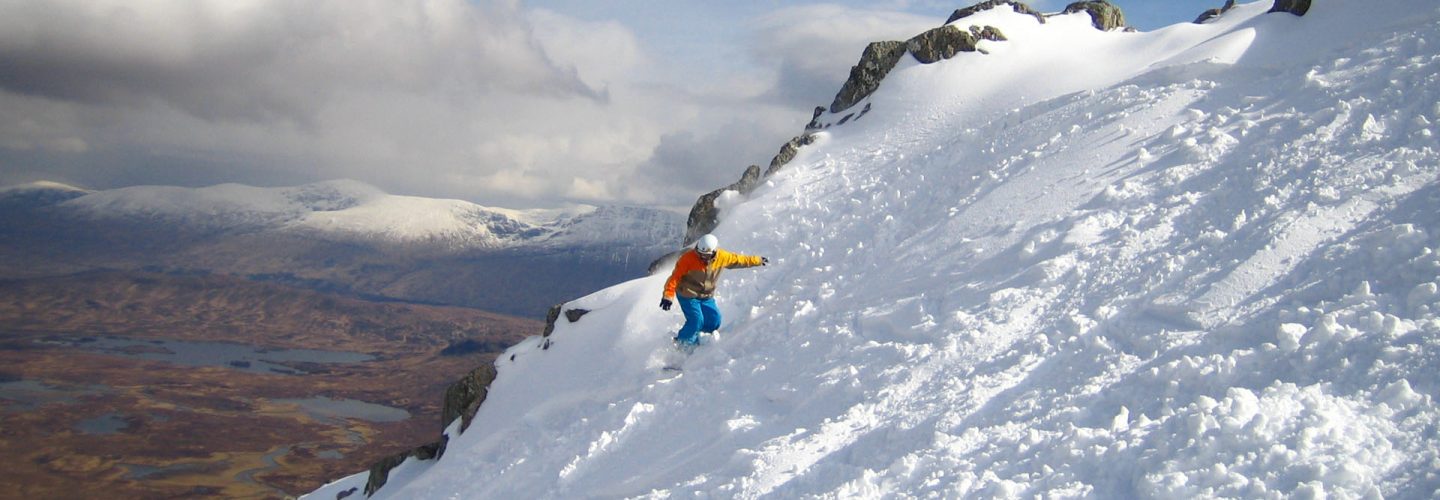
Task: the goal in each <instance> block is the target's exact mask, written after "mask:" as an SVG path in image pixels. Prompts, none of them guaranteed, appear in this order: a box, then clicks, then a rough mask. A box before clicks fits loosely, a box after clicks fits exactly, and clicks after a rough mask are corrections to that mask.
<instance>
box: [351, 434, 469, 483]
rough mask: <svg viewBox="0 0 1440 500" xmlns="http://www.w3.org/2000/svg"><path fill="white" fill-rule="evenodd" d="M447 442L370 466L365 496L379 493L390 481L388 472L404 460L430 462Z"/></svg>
mask: <svg viewBox="0 0 1440 500" xmlns="http://www.w3.org/2000/svg"><path fill="white" fill-rule="evenodd" d="M447 441H449V438H446V439H442V440H441V441H438V442H435V443H430V444H427V445H424V446H420V447H417V448H415V449H413V450H410V451H407V452H404V453H398V454H395V455H391V456H389V457H385V458H384V459H381V460H380V461H379V462H375V464H374V465H371V466H370V478H369V479H367V480H366V481H365V496H367V497H368V496H370V495H374V494H375V492H376V491H380V487H382V486H385V483H386V482H387V481H389V480H390V471H391V470H392V469H394V468H396V467H399V466H400V464H402V463H405V460H406V459H408V458H410V457H415V458H418V459H420V460H431V459H434V458H438V457H439V456H440V455H441V454H444V453H445V443H446V442H447ZM342 494H344V493H342ZM346 496H349V495H346Z"/></svg>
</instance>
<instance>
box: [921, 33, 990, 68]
mask: <svg viewBox="0 0 1440 500" xmlns="http://www.w3.org/2000/svg"><path fill="white" fill-rule="evenodd" d="M982 39H986V40H996V41H999V40H1004V39H1005V35H1003V34H1001V33H1000V30H999V29H998V28H996V27H994V26H986V27H984V28H981V27H979V26H971V27H970V30H969V31H965V30H961V29H960V28H957V27H955V26H954V25H951V24H947V25H944V26H941V27H939V28H935V29H932V30H930V31H926V32H924V33H921V34H919V35H917V36H916V37H915V38H911V39H910V40H909V41H906V42H905V50H906V51H908V52H910V56H911V57H914V58H915V60H916V61H920V63H921V64H931V63H936V62H940V61H943V60H946V59H949V58H951V57H955V54H958V53H961V52H974V51H975V49H976V48H977V45H978V44H979V42H980V40H982Z"/></svg>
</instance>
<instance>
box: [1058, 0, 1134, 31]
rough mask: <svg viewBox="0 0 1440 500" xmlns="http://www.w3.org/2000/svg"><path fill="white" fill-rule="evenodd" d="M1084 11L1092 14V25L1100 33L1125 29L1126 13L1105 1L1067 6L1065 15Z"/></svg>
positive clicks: (1092, 1)
mask: <svg viewBox="0 0 1440 500" xmlns="http://www.w3.org/2000/svg"><path fill="white" fill-rule="evenodd" d="M1081 11H1084V12H1085V13H1087V14H1090V24H1092V25H1094V26H1095V29H1097V30H1100V31H1110V30H1114V29H1124V28H1125V27H1126V26H1125V13H1124V12H1122V11H1120V8H1119V7H1116V6H1115V5H1114V4H1111V3H1110V2H1107V1H1105V0H1086V1H1083V2H1075V3H1072V4H1070V5H1067V6H1065V12H1064V13H1065V14H1074V13H1076V12H1081Z"/></svg>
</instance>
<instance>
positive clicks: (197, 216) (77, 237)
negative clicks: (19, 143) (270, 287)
mask: <svg viewBox="0 0 1440 500" xmlns="http://www.w3.org/2000/svg"><path fill="white" fill-rule="evenodd" d="M684 232H685V231H684V216H683V215H681V214H678V213H675V212H670V211H665V210H657V209H651V208H643V207H619V206H601V207H594V206H574V207H569V208H564V209H550V210H512V209H504V208H494V207H486V206H481V205H477V204H474V203H470V202H466V201H461V200H443V199H432V198H420V197H414V196H398V195H391V194H387V193H384V192H382V191H381V190H379V189H377V188H375V187H372V186H368V185H365V184H362V183H359V182H355V181H330V182H321V183H315V184H307V185H303V186H294V187H280V188H261V187H253V186H243V185H238V184H225V185H219V186H210V187H203V188H182V187H173V186H139V187H129V188H122V189H112V190H102V191H87V190H82V189H78V188H74V187H70V186H65V185H63V184H57V183H36V184H27V185H23V186H14V187H11V188H5V189H3V190H0V276H3V277H6V278H21V277H26V278H36V277H48V276H63V275H69V274H74V273H78V272H84V271H89V270H96V269H120V270H127V269H128V270H144V271H160V272H175V273H181V274H189V273H218V274H228V275H233V276H240V277H246V278H250V279H254V280H259V281H273V282H280V283H284V284H289V285H294V286H300V287H304V288H310V289H315V290H320V291H326V292H339V293H342V294H346V295H353V296H361V297H368V298H379V299H386V300H401V301H410V302H422V303H430V304H449V305H459V306H467V307H476V308H480V309H485V310H489V311H495V312H501V313H506V314H515V315H520V316H528V317H533V318H543V317H544V315H545V313H546V311H547V310H549V309H550V307H551V306H552V305H554V304H555V303H556V302H560V301H564V300H570V299H573V298H575V297H577V296H579V295H583V294H585V293H588V292H590V291H593V290H595V289H596V288H598V287H602V286H605V285H607V284H610V283H614V282H616V281H619V280H624V279H630V278H633V277H635V276H641V275H643V274H644V273H645V271H646V269H647V268H648V266H649V264H650V263H651V262H653V261H654V260H655V259H656V258H658V257H660V256H663V255H665V254H667V253H669V252H672V251H674V250H675V249H676V248H678V247H679V245H680V240H681V237H682V235H683V234H684Z"/></svg>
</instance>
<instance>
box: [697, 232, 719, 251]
mask: <svg viewBox="0 0 1440 500" xmlns="http://www.w3.org/2000/svg"><path fill="white" fill-rule="evenodd" d="M719 246H720V240H717V239H715V235H713V234H707V235H705V236H701V237H700V241H697V242H695V251H697V252H700V253H704V254H711V253H715V248H717V247H719Z"/></svg>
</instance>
